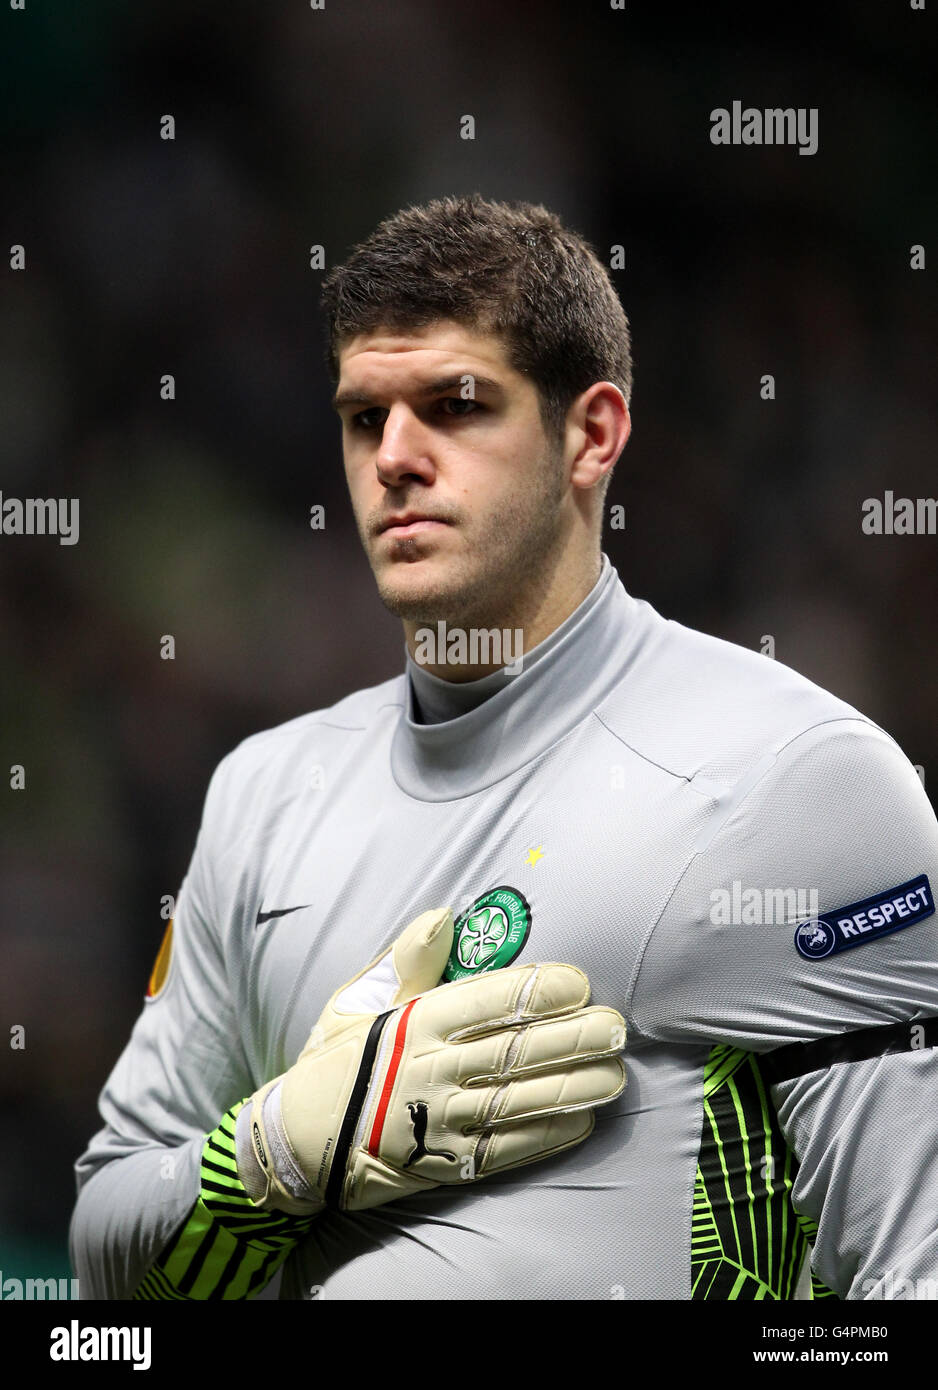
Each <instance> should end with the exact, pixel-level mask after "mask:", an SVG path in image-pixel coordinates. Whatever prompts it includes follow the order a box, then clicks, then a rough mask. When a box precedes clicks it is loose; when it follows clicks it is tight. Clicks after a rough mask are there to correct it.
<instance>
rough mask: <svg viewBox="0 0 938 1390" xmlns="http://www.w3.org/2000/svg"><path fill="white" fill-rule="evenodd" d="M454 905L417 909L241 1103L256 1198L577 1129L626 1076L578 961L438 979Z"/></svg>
mask: <svg viewBox="0 0 938 1390" xmlns="http://www.w3.org/2000/svg"><path fill="white" fill-rule="evenodd" d="M452 939H453V915H452V912H451V911H450V909H449V908H444V909H438V910H436V911H433V912H424V913H422V914H421V916H419V917H417V918H416V919H415V920H414V921H413V922H411V923H410V925H409V926H408V927H406V928H405V930H404V931H403V932H402V934H401V935H400V936H399V937H398V939H397V941H396V942H395V943H394V945H393V946H392V947H390V948H389V949H388V950H387V951H385V952H384V954H383V955H381V956H379V957H378V959H377V960H375V961H373V962H372V964H371V965H369V966H367V967H366V968H365V969H364V970H363V971H362V972H361V973H360V974H359V975H356V976H355V978H354V980H352V981H350V982H349V983H348V984H347V985H343V986H342V988H341V989H339V990H337V991H336V993H335V994H334V995H333V996H332V998H331V999H330V1000H329V1002H328V1004H327V1005H326V1007H325V1009H324V1010H323V1012H322V1016H321V1017H320V1019H319V1022H318V1023H317V1024H316V1026H315V1028H314V1029H313V1031H312V1033H311V1035H310V1038H309V1041H308V1042H307V1044H306V1046H305V1047H304V1049H303V1051H302V1053H301V1054H300V1057H299V1059H298V1061H297V1062H296V1063H295V1065H294V1066H292V1067H291V1068H290V1070H289V1071H288V1072H286V1073H284V1075H283V1076H280V1077H277V1078H276V1079H275V1080H273V1081H270V1082H268V1083H267V1085H265V1086H262V1087H261V1089H260V1090H259V1091H257V1092H256V1093H255V1094H254V1095H253V1096H252V1097H251V1098H250V1099H249V1100H248V1101H247V1102H246V1103H245V1105H244V1107H243V1108H242V1111H241V1114H240V1115H239V1117H238V1146H237V1151H238V1169H239V1173H240V1176H241V1180H242V1182H243V1183H244V1186H245V1187H246V1189H247V1191H248V1192H249V1193H250V1195H251V1197H252V1198H253V1200H254V1201H255V1202H256V1203H257V1204H258V1205H260V1206H262V1207H268V1208H276V1209H278V1210H281V1211H287V1212H293V1213H302V1214H309V1213H313V1212H317V1211H320V1210H321V1209H322V1208H323V1207H324V1206H328V1207H332V1208H334V1209H337V1210H341V1211H357V1210H361V1209H363V1208H365V1207H375V1206H379V1205H380V1204H381V1203H383V1202H390V1201H394V1200H395V1199H398V1198H401V1197H407V1196H410V1195H412V1194H413V1193H415V1192H421V1191H423V1190H424V1189H426V1188H430V1187H436V1186H438V1185H439V1184H440V1183H459V1182H465V1181H471V1180H473V1179H475V1178H481V1177H485V1176H487V1175H488V1174H489V1173H496V1172H501V1171H502V1170H504V1169H506V1168H517V1167H519V1166H520V1165H521V1164H524V1163H533V1162H534V1161H535V1160H537V1159H540V1158H546V1157H547V1156H548V1155H549V1154H554V1153H559V1152H560V1150H562V1149H567V1148H570V1147H571V1146H572V1145H574V1144H579V1143H580V1142H581V1141H582V1140H583V1139H585V1138H586V1137H587V1135H588V1134H589V1133H590V1132H591V1130H592V1128H593V1123H594V1120H593V1112H592V1107H593V1106H596V1105H604V1104H605V1103H606V1102H607V1101H611V1100H613V1099H614V1098H615V1097H616V1096H617V1095H618V1094H619V1093H620V1091H621V1090H622V1088H623V1086H624V1085H625V1067H624V1065H623V1062H622V1059H621V1057H620V1056H619V1053H620V1052H621V1051H622V1048H623V1046H624V1043H625V1024H624V1021H623V1019H622V1016H621V1014H618V1013H617V1012H616V1011H615V1009H608V1008H601V1007H593V1008H585V1007H584V1006H585V1005H586V1003H587V1001H588V999H589V994H590V986H589V981H588V979H587V978H586V976H585V975H584V974H583V972H582V971H581V970H577V969H576V968H575V967H574V966H572V965H555V964H543V965H537V964H533V965H519V966H514V967H512V968H511V969H507V970H494V971H491V972H490V973H488V974H479V975H475V976H472V977H471V978H469V979H463V980H457V981H454V982H453V983H451V984H444V985H437V981H438V980H439V979H440V976H441V975H442V973H443V970H444V967H445V965H446V961H447V958H448V956H449V953H450V947H451V945H452Z"/></svg>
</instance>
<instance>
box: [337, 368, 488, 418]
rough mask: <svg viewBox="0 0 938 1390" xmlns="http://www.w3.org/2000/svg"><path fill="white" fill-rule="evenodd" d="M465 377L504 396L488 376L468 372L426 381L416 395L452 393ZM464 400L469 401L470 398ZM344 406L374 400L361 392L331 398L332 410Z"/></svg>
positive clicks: (485, 389) (482, 387)
mask: <svg viewBox="0 0 938 1390" xmlns="http://www.w3.org/2000/svg"><path fill="white" fill-rule="evenodd" d="M465 377H470V378H471V380H472V382H473V385H474V386H475V387H479V388H481V389H482V390H483V391H489V392H491V393H492V394H493V395H496V396H503V395H504V394H505V388H504V386H503V385H502V383H501V382H500V381H496V380H495V379H494V378H493V377H490V376H479V375H478V373H477V372H470V371H464V372H450V373H449V374H448V375H447V376H439V377H437V378H436V379H435V380H434V381H428V382H427V383H426V385H424V386H421V387H419V388H418V390H417V392H416V394H417V396H418V397H421V398H427V397H430V396H438V395H440V394H441V392H443V391H452V389H453V387H454V386H462V385H463V379H464V378H465ZM466 399H467V400H471V399H472V397H467V398H466ZM346 405H374V400H373V398H372V397H371V396H369V395H366V394H365V393H364V392H363V391H337V392H336V393H335V395H334V396H333V397H332V409H333V410H340V409H341V408H342V406H346Z"/></svg>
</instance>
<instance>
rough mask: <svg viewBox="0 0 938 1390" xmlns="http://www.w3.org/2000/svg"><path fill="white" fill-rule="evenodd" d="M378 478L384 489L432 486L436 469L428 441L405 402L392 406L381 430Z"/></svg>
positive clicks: (425, 433)
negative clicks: (415, 483) (404, 485)
mask: <svg viewBox="0 0 938 1390" xmlns="http://www.w3.org/2000/svg"><path fill="white" fill-rule="evenodd" d="M375 467H376V468H377V472H378V478H379V480H380V481H381V482H382V483H383V484H384V486H385V487H400V486H401V484H402V483H405V482H408V481H411V480H413V479H417V480H418V481H419V482H422V483H428V482H432V481H433V478H434V476H435V474H436V466H435V464H434V462H433V459H432V458H431V456H430V453H429V439H428V435H427V432H426V430H425V429H424V427H423V425H422V424H421V423H420V421H419V420H418V419H417V417H416V416H415V415H414V413H413V411H412V410H409V409H408V407H407V406H406V405H404V404H403V403H402V402H400V403H398V404H397V405H392V407H391V409H390V410H389V411H388V417H387V419H386V420H385V422H384V425H383V427H382V430H381V443H380V445H379V447H378V454H377V457H376V459H375Z"/></svg>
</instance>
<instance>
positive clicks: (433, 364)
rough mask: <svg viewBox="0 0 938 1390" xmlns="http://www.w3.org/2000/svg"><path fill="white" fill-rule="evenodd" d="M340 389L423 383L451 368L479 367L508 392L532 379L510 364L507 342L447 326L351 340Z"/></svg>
mask: <svg viewBox="0 0 938 1390" xmlns="http://www.w3.org/2000/svg"><path fill="white" fill-rule="evenodd" d="M338 360H339V374H340V387H347V386H349V385H351V384H354V385H356V386H367V385H368V384H377V383H378V382H388V381H391V380H393V381H394V382H395V383H400V384H405V383H406V382H407V381H413V382H414V383H417V382H419V381H421V380H426V379H428V378H430V377H435V376H437V375H439V373H440V371H441V370H445V369H446V368H457V367H459V368H465V369H466V370H467V371H469V372H471V371H472V369H473V367H474V366H475V367H477V368H478V369H479V371H482V370H483V369H484V370H485V371H486V373H487V375H489V376H493V375H497V376H498V378H499V380H501V381H503V382H504V383H505V385H506V386H509V385H511V384H513V383H515V384H522V383H525V382H526V381H527V378H526V377H524V376H522V375H521V373H519V372H517V371H516V370H515V369H514V368H513V367H512V366H511V365H510V363H509V361H508V356H507V350H506V346H505V343H504V341H503V339H501V338H499V337H497V336H496V335H495V334H492V333H487V332H484V331H482V330H480V329H473V328H467V327H464V326H463V325H462V324H458V323H452V322H449V321H443V322H439V323H434V324H429V325H427V326H426V327H424V328H415V329H405V330H397V329H392V328H386V327H381V328H376V329H374V330H372V331H370V332H367V333H359V334H357V335H356V336H355V337H353V338H348V339H345V340H344V341H343V343H342V345H341V347H340V348H339V352H338Z"/></svg>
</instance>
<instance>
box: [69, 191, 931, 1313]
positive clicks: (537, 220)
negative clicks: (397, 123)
mask: <svg viewBox="0 0 938 1390" xmlns="http://www.w3.org/2000/svg"><path fill="white" fill-rule="evenodd" d="M325 307H326V311H327V316H328V324H329V333H330V366H331V369H332V374H333V378H334V379H335V380H336V381H337V392H336V397H335V406H336V409H337V411H338V413H339V415H340V417H341V421H342V438H343V454H344V460H345V470H346V475H347V479H348V484H349V490H350V494H351V500H352V505H353V508H354V511H355V516H356V520H357V523H358V527H359V530H360V534H361V538H362V542H363V544H364V546H365V549H366V551H367V554H368V557H369V560H370V562H371V565H372V568H373V570H374V573H375V578H376V581H377V584H378V589H379V592H380V594H381V597H382V599H383V601H384V602H385V604H386V605H387V606H388V607H389V608H390V609H391V610H392V611H393V612H395V613H396V614H397V615H399V616H400V617H401V619H402V620H403V626H404V633H405V639H406V644H407V653H408V654H407V660H406V671H405V673H404V674H402V675H401V676H399V677H397V678H395V679H393V680H390V681H388V682H386V683H385V684H383V685H381V686H378V687H377V688H375V689H372V690H364V691H360V692H358V693H357V694H354V695H351V696H349V697H348V698H347V699H345V700H342V701H341V702H340V703H339V704H338V705H336V706H334V707H333V708H332V709H329V710H326V711H319V712H316V713H313V714H308V715H305V716H303V717H301V718H299V719H296V720H294V721H292V722H290V723H288V724H285V725H283V726H281V727H280V728H278V729H274V730H272V731H269V732H266V733H263V734H259V735H256V736H254V737H252V738H249V739H248V740H246V741H245V742H244V743H243V744H242V745H241V746H240V747H239V748H237V749H236V750H235V751H234V752H233V753H232V754H231V755H229V756H228V757H227V758H226V759H225V760H224V761H223V762H222V764H221V765H220V767H219V769H218V770H217V771H216V774H215V776H214V778H213V779H212V784H211V787H210V789H209V793H208V797H207V801H206V809H205V816H204V819H203V825H202V829H201V832H200V835H199V840H198V843H197V846H196V850H195V854H194V857H193V862H192V865H191V867H190V871H189V875H188V876H187V879H186V881H185V884H184V885H183V888H182V890H181V893H180V897H179V900H178V902H177V912H176V919H175V928H174V932H173V936H172V939H171V942H170V944H169V945H168V946H167V948H166V951H165V953H164V954H163V957H162V960H161V961H160V962H158V965H157V970H156V973H155V978H154V981H153V982H152V988H151V997H150V998H149V999H148V1001H147V1004H146V1007H145V1009H144V1014H143V1016H142V1018H141V1019H140V1020H139V1021H138V1024H137V1025H136V1028H135V1030H134V1034H133V1037H132V1039H131V1041H130V1043H129V1045H128V1047H127V1049H126V1050H125V1052H124V1054H123V1056H122V1057H121V1059H120V1061H119V1062H118V1064H117V1066H116V1068H115V1070H114V1072H113V1074H112V1076H111V1077H110V1079H109V1080H108V1082H107V1084H106V1086H105V1089H104V1092H103V1094H102V1098H101V1109H102V1114H103V1117H104V1120H105V1127H104V1129H103V1130H102V1131H101V1132H100V1133H99V1134H98V1135H97V1136H95V1138H94V1140H93V1141H92V1143H91V1146H90V1148H89V1150H88V1152H87V1153H86V1154H85V1155H84V1156H83V1157H82V1158H81V1159H80V1160H79V1162H78V1165H77V1173H78V1183H79V1200H78V1204H77V1208H76V1212H75V1216H74V1219H73V1223H72V1253H73V1261H74V1264H75V1266H76V1269H77V1272H78V1274H79V1277H80V1280H81V1287H82V1290H83V1292H84V1293H85V1294H86V1295H90V1296H92V1297H94V1296H106V1297H128V1296H132V1295H134V1294H135V1293H136V1294H137V1296H139V1297H142V1298H178V1297H183V1298H208V1297H228V1298H234V1297H240V1298H244V1297H250V1296H253V1295H254V1294H256V1293H257V1292H258V1291H259V1290H260V1289H261V1288H263V1287H264V1285H265V1284H266V1283H267V1282H268V1281H269V1279H270V1277H271V1275H272V1273H273V1271H274V1270H275V1269H276V1268H277V1267H278V1266H279V1265H280V1264H281V1263H283V1261H284V1260H285V1261H286V1263H285V1264H284V1272H283V1282H282V1287H281V1297H287V1298H304V1297H305V1298H309V1297H315V1296H317V1295H318V1294H319V1293H322V1294H323V1295H324V1296H325V1297H327V1298H332V1297H339V1298H377V1299H388V1298H427V1297H434V1298H453V1299H457V1298H458V1299H465V1298H476V1297H479V1296H480V1291H482V1292H484V1294H485V1296H486V1297H493V1296H495V1297H508V1298H513V1297H523V1298H610V1297H621V1298H630V1299H631V1298H684V1299H690V1298H697V1299H700V1298H709V1299H736V1298H741V1299H749V1298H763V1297H768V1298H777V1299H787V1298H791V1297H792V1296H793V1295H794V1293H795V1289H796V1283H797V1280H798V1276H799V1270H800V1268H801V1266H802V1262H803V1257H804V1254H805V1250H806V1244H807V1241H808V1240H809V1239H812V1240H813V1242H814V1256H813V1263H814V1272H815V1275H816V1286H815V1287H816V1293H821V1292H824V1291H832V1292H833V1293H834V1294H836V1295H838V1296H839V1297H841V1298H849V1299H859V1298H864V1297H883V1296H885V1297H904V1296H909V1295H908V1293H907V1292H896V1290H906V1291H907V1290H908V1289H910V1288H911V1289H914V1290H921V1289H923V1288H926V1287H927V1281H929V1280H935V1279H936V1278H938V1234H936V1222H935V1220H934V1211H935V1202H936V1197H938V1178H936V1175H935V1168H934V1163H935V1161H934V1133H933V1131H934V1121H933V1119H932V1115H933V1113H934V1106H933V1105H932V1103H931V1099H930V1098H931V1097H932V1096H933V1095H934V1086H935V1083H936V1079H938V1060H936V1054H935V1052H934V1051H933V1050H932V1044H933V1043H934V1042H935V1041H936V1036H935V1034H934V1032H933V1027H934V1025H933V1023H932V1022H931V1020H932V1018H933V1016H934V1015H936V1014H938V969H936V962H938V949H936V919H935V916H934V900H933V896H932V886H933V884H934V882H935V875H936V873H938V825H936V822H935V817H934V815H933V813H932V811H931V808H930V806H929V803H928V801H927V799H926V797H925V794H924V791H923V789H922V787H921V784H920V783H919V781H918V778H917V777H916V775H915V772H914V771H913V769H912V767H911V765H910V764H909V762H908V761H907V760H906V758H905V757H904V755H903V754H902V753H901V751H900V750H899V749H898V748H897V746H896V745H895V743H894V742H893V741H892V740H891V739H890V738H889V737H888V736H887V735H886V734H885V733H883V732H882V730H880V729H878V728H877V727H876V726H875V725H874V724H872V723H871V722H870V721H869V720H868V719H866V718H864V717H863V716H862V715H860V714H858V713H857V711H856V710H854V709H852V708H850V707H849V706H848V705H845V704H844V703H842V702H841V701H840V700H837V699H835V698H834V697H833V696H831V695H829V694H828V693H826V692H824V691H822V690H820V689H818V688H817V687H816V686H814V685H812V684H811V683H810V682H808V681H806V680H805V679H803V678H802V677H800V676H798V675H796V674H795V673H794V672H792V671H790V670H788V669H786V668H785V667H784V666H782V665H780V664H778V663H775V662H772V661H769V660H767V659H766V658H765V657H762V656H759V655H756V654H754V653H750V652H747V651H745V650H743V649H741V648H738V647H735V646H732V645H730V644H728V643H725V642H722V641H718V640H716V639H714V638H710V637H707V636H703V635H701V634H699V633H695V632H692V631H689V630H687V629H685V628H683V627H681V626H680V625H678V624H675V623H673V622H668V621H665V620H663V619H662V618H661V617H659V616H658V614H657V613H656V612H655V611H654V610H653V609H652V608H651V607H650V606H649V605H648V604H647V603H644V602H642V601H639V600H636V599H634V598H632V597H631V596H630V595H629V594H628V593H627V592H626V591H625V589H624V588H623V586H622V584H621V582H620V581H619V579H618V577H617V575H616V574H615V572H614V571H613V569H612V568H611V566H610V565H609V562H608V560H607V559H606V558H605V557H604V556H603V555H602V552H601V548H600V538H601V526H602V508H603V499H604V494H605V489H606V486H607V484H608V481H609V476H610V473H611V471H612V468H613V465H614V464H615V462H616V460H617V458H618V456H619V454H620V452H621V450H622V449H623V447H624V445H625V443H626V440H627V438H628V433H629V428H630V424H629V411H628V400H629V396H630V388H631V366H630V357H629V339H628V326H627V323H626V319H625V316H624V314H623V312H622V309H621V306H620V305H619V302H618V299H617V296H616V294H615V291H614V290H613V288H612V285H611V283H610V281H609V278H608V275H607V274H606V272H605V270H604V269H603V267H602V266H601V265H600V263H599V261H598V259H597V258H596V256H595V255H594V253H593V252H592V251H591V250H590V249H589V247H588V246H587V245H586V244H585V243H584V242H583V241H582V240H581V239H580V238H579V237H578V236H576V235H575V234H574V233H572V232H571V231H569V230H568V229H565V228H564V227H563V226H562V225H561V224H560V222H559V221H558V219H557V218H556V217H554V216H552V215H551V214H549V213H547V212H546V211H545V210H544V209H543V208H539V207H532V206H530V205H527V204H516V205H512V206H508V205H503V204H498V203H490V202H486V201H484V200H483V199H481V198H479V197H478V196H477V195H476V196H473V197H471V198H461V199H454V198H450V199H443V200H440V201H436V202H432V203H430V204H429V205H428V206H426V207H424V208H409V209H407V210H405V211H403V212H401V213H399V214H397V216H395V217H393V218H390V219H389V220H388V221H387V222H385V223H383V224H382V225H381V226H380V227H379V228H378V229H377V230H376V232H375V233H373V235H372V236H371V237H370V238H369V239H368V240H367V241H366V242H364V243H363V244H362V245H361V246H359V247H358V248H356V250H355V251H354V253H353V254H352V256H351V257H350V259H349V261H348V262H347V264H346V265H344V266H342V267H339V268H337V269H336V270H334V271H333V272H332V273H331V274H330V276H329V279H328V280H327V282H326V286H325ZM506 654H507V659H506ZM447 905H448V906H449V907H451V908H452V913H450V912H448V911H446V910H445V909H446V907H447ZM453 914H455V920H454V916H453ZM406 924H409V925H406ZM369 961H372V962H373V963H372V964H371V965H370V966H369V965H368V962H369ZM548 962H556V963H558V964H555V965H550V964H546V963H548ZM581 972H582V973H581ZM584 976H585V977H586V978H585V979H584ZM587 981H588V983H587ZM346 982H348V983H346ZM590 990H591V991H592V1000H593V1003H592V1004H588V1000H589V997H590ZM620 1015H621V1017H622V1019H623V1020H624V1029H625V1039H626V1050H625V1067H626V1072H627V1084H626V1085H625V1088H624V1089H622V1078H621V1076H620V1075H619V1073H618V1071H617V1067H618V1066H619V1065H620V1064H619V1062H618V1051H619V1049H620V1048H621V1045H622V1035H621V1033H620V1031H619V1029H618V1026H617V1020H619V1016H620ZM317 1020H318V1021H317ZM311 1029H312V1033H310V1030H311ZM926 1097H928V1098H929V1099H928V1100H927V1101H926V1099H925V1098H926ZM912 1115H915V1116H917V1117H918V1119H917V1122H916V1124H914V1125H911V1124H910V1123H909V1117H910V1116H912ZM522 1165H523V1166H522ZM935 1287H936V1289H938V1285H936V1286H935ZM919 1296H921V1295H920V1294H919Z"/></svg>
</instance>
